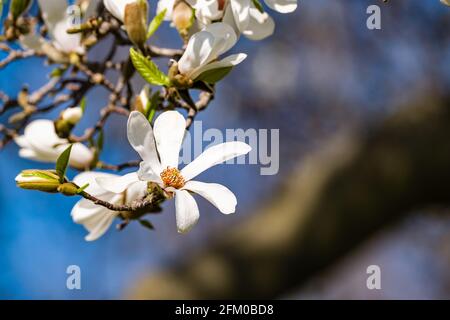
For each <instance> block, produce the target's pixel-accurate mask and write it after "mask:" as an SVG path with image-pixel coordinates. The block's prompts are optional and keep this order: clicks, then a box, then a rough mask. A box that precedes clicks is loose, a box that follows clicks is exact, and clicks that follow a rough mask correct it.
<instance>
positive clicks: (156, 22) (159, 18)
mask: <svg viewBox="0 0 450 320" xmlns="http://www.w3.org/2000/svg"><path fill="white" fill-rule="evenodd" d="M166 12H167V9H164V10H163V11H161V12H160V13H158V14H157V15H156V17H154V18H153V20H152V21H151V22H150V25H149V26H148V31H147V39H149V38H150V37H151V36H152V35H153V34H154V33H155V32H156V30H158V28H159V27H160V26H161V23H162V22H163V21H164V17H165V15H166Z"/></svg>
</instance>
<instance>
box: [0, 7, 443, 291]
mask: <svg viewBox="0 0 450 320" xmlns="http://www.w3.org/2000/svg"><path fill="white" fill-rule="evenodd" d="M299 2H300V3H299V7H298V9H297V11H295V12H294V13H292V14H285V15H282V14H278V13H276V12H270V13H271V15H272V17H273V18H274V19H275V21H276V31H275V34H274V35H273V36H272V37H270V38H268V39H266V40H263V41H260V42H251V41H250V40H248V39H246V38H241V39H240V41H239V43H238V45H237V46H236V47H235V48H233V52H246V53H247V54H248V55H249V56H248V58H247V60H245V62H244V63H242V64H241V65H239V66H238V67H237V68H236V69H235V70H234V71H233V72H232V73H231V74H230V76H228V77H227V78H226V80H224V81H222V82H221V83H220V84H219V86H218V88H217V96H216V99H215V100H214V101H213V103H212V104H211V105H210V106H209V108H208V109H207V110H206V111H204V112H202V113H201V114H200V115H199V117H198V120H202V121H203V128H204V130H205V129H207V128H218V129H220V130H225V129H227V128H244V129H248V128H257V129H260V128H266V129H280V171H279V173H278V174H277V175H275V176H261V175H260V167H261V166H260V165H235V166H231V165H223V166H218V167H215V168H213V169H211V170H209V171H208V172H206V173H204V174H202V176H201V178H202V179H201V180H202V181H208V182H218V183H223V184H225V185H227V186H228V187H229V188H230V189H231V190H233V191H234V192H235V194H236V196H237V198H238V207H237V213H236V214H235V215H233V216H224V215H221V214H220V213H219V212H218V211H217V210H216V209H215V208H214V207H213V206H212V205H210V204H209V203H207V202H206V201H205V200H203V199H201V198H200V197H196V199H197V201H198V203H199V206H200V212H201V219H200V221H199V223H198V225H197V226H196V227H195V228H194V229H193V230H192V231H191V232H190V233H188V234H186V235H179V234H177V232H176V225H175V214H174V204H173V202H170V201H168V202H167V203H166V204H165V205H164V214H162V215H158V216H155V217H152V218H151V221H152V223H153V224H154V225H155V227H156V230H155V231H149V230H147V229H145V228H142V227H141V226H140V225H139V224H138V223H132V224H131V225H130V226H128V227H127V228H126V229H125V230H124V231H122V232H117V231H116V230H114V228H111V229H110V230H109V232H108V233H107V234H106V235H105V236H103V237H102V238H100V239H99V240H98V241H96V242H93V243H87V242H85V241H84V236H85V234H86V232H85V230H84V229H83V227H82V226H80V225H76V224H74V223H73V222H72V220H71V217H70V211H71V209H72V207H73V205H74V204H75V203H76V201H77V199H75V198H68V197H62V196H59V195H46V194H43V193H35V192H29V191H25V190H20V189H18V188H16V186H15V183H14V177H15V176H16V175H17V173H18V172H20V171H21V170H23V169H28V168H48V167H49V166H48V165H46V164H40V163H34V162H30V161H28V160H25V159H21V158H19V157H18V147H17V146H16V145H13V144H10V145H8V146H7V147H6V148H5V149H4V150H2V151H1V152H0V251H1V255H0V269H1V270H2V272H1V273H0V298H3V299H23V298H27V299H118V298H124V297H139V298H146V297H153V296H154V293H152V290H153V291H155V292H157V291H158V290H161V288H160V287H157V286H156V285H155V286H153V287H152V286H151V285H149V284H151V283H152V282H151V281H153V280H148V281H150V282H148V281H147V280H146V279H152V277H158V276H159V275H160V272H161V271H164V272H171V271H170V270H178V271H179V272H180V273H182V272H183V267H182V266H183V265H185V263H186V264H189V263H190V262H189V261H195V259H196V257H197V255H198V254H199V257H200V258H199V259H200V260H199V261H203V260H202V258H201V257H202V252H207V251H208V250H214V246H213V247H212V248H213V249H210V245H211V243H216V241H217V243H220V242H221V241H222V240H221V239H227V238H228V239H234V238H235V237H237V238H239V237H240V236H242V237H243V238H244V239H245V237H247V236H248V237H250V236H251V235H250V233H251V232H254V231H255V230H253V229H251V228H248V229H247V230H248V233H249V234H248V235H247V234H246V233H247V230H246V229H245V226H246V223H247V221H255V220H256V219H258V215H261V216H262V215H263V214H265V213H264V212H263V211H264V210H265V209H266V208H267V207H269V206H270V201H271V199H276V198H277V197H278V194H279V193H280V192H282V190H283V189H282V188H281V187H280V185H283V186H284V185H285V184H286V183H290V181H291V180H292V179H297V178H298V177H299V176H298V175H296V174H295V175H294V173H295V172H298V170H299V169H298V168H301V167H302V165H303V164H304V161H305V159H307V158H309V157H310V156H311V155H312V154H315V153H316V152H318V151H320V150H322V149H323V148H324V147H325V146H329V145H330V143H331V142H332V141H334V139H335V138H336V136H338V135H339V134H340V133H341V132H348V131H349V130H351V132H358V134H361V135H362V136H364V135H366V134H367V133H368V132H371V130H372V128H374V127H375V128H376V127H377V126H378V125H379V124H380V123H383V122H384V121H385V120H386V119H389V118H390V117H391V116H392V115H393V114H396V113H397V112H399V111H401V109H403V108H408V106H409V105H413V104H415V103H416V102H417V101H419V100H420V101H422V100H426V99H427V97H430V100H431V99H432V98H434V97H435V96H436V95H437V94H444V93H445V92H446V90H447V89H448V88H449V84H450V83H449V82H450V64H449V63H448V62H449V61H450V45H449V44H450V42H449V34H448V27H449V21H450V19H449V18H450V8H448V7H446V6H443V5H442V4H441V3H440V2H439V1H438V0H433V1H431V0H430V1H423V0H410V1H392V3H387V4H383V3H382V1H376V0H370V1H368V0H350V1H349V0H314V1H312V0H300V1H299ZM371 4H377V5H379V6H380V7H381V26H382V29H381V30H369V29H368V28H367V27H366V20H367V18H368V16H369V15H368V14H367V13H366V9H367V7H368V6H369V5H371ZM150 5H151V8H152V9H151V10H152V12H154V10H155V7H156V3H155V1H153V0H151V1H150ZM35 9H36V8H33V10H35ZM155 42H156V44H161V45H162V44H164V46H167V47H178V46H180V45H181V42H180V41H179V38H178V36H177V34H176V32H175V31H174V30H173V29H172V28H170V27H169V26H168V24H165V25H164V26H163V27H162V28H161V29H160V30H159V31H158V34H157V36H156V40H155ZM1 54H3V53H1ZM91 55H92V59H95V58H98V57H101V55H102V48H101V47H99V48H95V50H93V52H92V53H91ZM1 58H3V56H1V57H0V59H1ZM49 70H51V67H48V66H44V65H43V61H42V60H40V59H35V58H33V59H28V60H24V61H20V62H17V63H14V64H12V65H10V66H9V67H8V68H6V69H3V70H0V89H1V90H2V91H4V92H5V93H6V94H9V95H11V96H12V95H14V94H15V93H17V92H18V91H19V90H20V88H21V87H22V85H23V84H24V83H26V84H28V85H29V87H30V89H31V90H33V89H36V88H38V87H39V86H41V85H42V84H44V83H45V82H46V80H47V78H46V74H48V72H49ZM135 84H136V87H139V86H140V85H141V82H140V80H139V79H136V80H135ZM106 99H107V93H106V92H104V91H102V90H98V91H95V92H91V94H90V95H89V96H88V100H87V101H88V105H87V116H85V117H84V119H83V121H82V122H81V123H80V124H79V125H78V126H77V131H78V132H82V131H83V129H84V128H86V127H87V126H89V125H91V124H92V123H93V122H94V121H95V120H96V118H97V113H98V110H99V108H101V107H102V106H103V105H104V103H105V101H106ZM57 115H58V111H56V112H54V113H53V114H49V117H50V118H55V117H57ZM6 119H7V115H5V116H4V117H2V118H1V119H0V120H1V121H2V123H4V121H6ZM125 132H126V131H125V121H124V119H123V118H120V117H116V118H113V120H112V121H110V122H109V123H108V126H107V127H106V131H105V133H106V136H105V151H104V154H103V160H105V161H106V162H109V163H121V162H123V161H127V160H130V159H136V158H137V155H136V154H135V153H134V151H133V150H132V149H131V147H130V146H129V145H128V143H127V141H126V134H125ZM331 144H333V143H331ZM435 147H436V148H448V145H445V146H435ZM428 156H429V157H433V154H429V155H428ZM449 169H450V164H449ZM318 170H319V171H321V170H320V169H318ZM324 171H326V170H325V169H324ZM74 174H75V172H69V175H74ZM299 183H301V181H299ZM366 183H367V184H370V183H371V181H366ZM305 188H306V187H305ZM301 190H304V189H300V188H299V189H298V193H299V196H301V195H300V194H301ZM306 190H308V188H306ZM356 191H357V190H355V192H356ZM448 192H449V196H450V191H449V190H448ZM293 194H295V192H294V193H293ZM355 197H356V193H355ZM289 201H292V207H294V208H295V207H296V204H295V201H296V199H295V197H293V198H292V199H291V200H289ZM386 201H388V200H386ZM444 207H445V206H444ZM285 210H288V209H284V208H283V207H280V208H279V209H278V213H277V214H278V215H279V219H280V221H281V220H282V219H283V216H284V215H285V213H286V212H287V211H285ZM289 210H290V209H289ZM399 210H400V209H399ZM413 211H414V213H411V212H407V213H408V214H407V215H406V218H405V219H401V220H400V222H397V223H395V224H389V226H388V227H387V228H384V227H381V225H380V228H377V232H375V233H370V235H368V236H367V237H365V238H366V239H365V240H366V241H361V243H355V245H357V246H356V247H352V248H351V250H350V247H349V248H348V249H349V250H345V251H346V252H345V253H346V254H345V255H340V254H339V257H335V258H333V259H332V262H333V263H327V265H326V266H325V263H323V264H322V263H321V264H320V268H317V270H316V271H315V272H310V271H308V272H307V276H308V277H306V275H305V277H302V278H301V281H300V280H299V281H298V283H297V282H295V281H294V282H293V283H292V284H291V285H290V286H288V287H286V290H283V288H281V285H280V287H279V288H278V289H277V290H273V291H271V290H269V289H268V291H267V292H270V294H269V293H268V294H267V296H270V297H275V298H294V299H296V298H305V299H310V298H314V299H323V298H326V299H335V298H339V299H340V298H349V299H366V298H367V299H380V298H385V299H395V298H399V299H437V298H450V277H449V275H448V270H449V268H450V246H449V244H450V218H449V216H448V215H446V214H445V208H444V209H440V211H439V214H436V212H434V211H433V212H430V211H429V210H413ZM443 212H444V213H443ZM299 214H301V213H299ZM360 214H361V216H362V215H364V214H365V212H360ZM382 214H383V212H380V215H382ZM276 227H277V226H276V225H272V224H263V227H262V228H261V229H259V230H258V232H259V233H260V234H265V233H268V234H270V233H271V232H272V231H273V230H274V228H276ZM299 232H300V231H299ZM236 233H239V236H235V235H236ZM316 237H317V238H320V237H321V234H320V233H317V234H316ZM277 239H281V240H280V243H281V242H282V241H283V240H282V239H283V237H282V232H281V234H280V236H279V237H278V238H277ZM225 241H232V240H225ZM263 242H264V241H263V240H261V241H260V242H259V243H263ZM335 245H336V246H337V245H338V244H337V243H334V242H329V243H327V244H326V247H327V250H324V251H323V252H315V254H316V255H318V256H320V255H321V254H323V255H325V254H327V252H330V251H331V250H332V249H333V246H335ZM280 248H282V246H281V247H280ZM328 248H329V249H330V250H328ZM217 252H222V251H217ZM268 252H271V251H270V250H268ZM292 252H293V253H295V252H296V251H295V250H294V251H292ZM292 252H291V251H286V252H285V253H283V251H281V252H278V255H279V256H281V258H280V261H281V260H283V264H284V267H283V268H282V269H280V270H275V269H273V272H272V271H271V272H270V273H268V274H265V275H264V279H265V280H267V284H266V285H267V286H270V285H271V283H272V282H271V281H270V280H271V279H273V282H274V283H276V279H277V277H279V274H278V272H279V273H287V274H289V273H291V274H293V275H298V274H299V273H303V272H304V270H303V269H301V270H300V269H297V267H296V266H297V263H298V264H301V265H308V264H311V269H314V261H311V260H309V258H310V256H311V254H309V251H306V252H308V255H305V256H304V257H305V259H304V258H303V257H302V255H301V252H299V256H298V257H296V258H295V259H294V258H293V259H292V261H294V262H295V263H292V264H289V261H290V260H289V259H287V257H286V256H283V254H284V255H288V254H292ZM339 253H341V252H340V251H339ZM225 257H226V255H224V259H225ZM276 257H277V256H275V258H273V257H272V258H273V259H277V258H276ZM267 259H269V258H267ZM330 262H331V260H330ZM69 265H78V266H80V268H81V274H82V280H81V285H82V290H73V291H70V290H67V288H66V278H67V274H66V268H67V267H68V266H69ZM213 265H214V264H213ZM369 265H378V266H380V268H381V271H382V280H381V281H382V282H381V283H382V289H381V290H368V289H367V287H366V279H367V277H368V275H367V274H366V268H367V266H369ZM174 267H176V269H173V268H174ZM247 267H248V266H246V265H245V264H242V266H241V268H242V271H243V272H244V273H245V271H246V270H253V269H252V268H249V269H247ZM211 268H212V269H214V267H211ZM219 269H220V268H219ZM268 270H272V269H268ZM308 270H309V269H308ZM203 277H204V278H203V279H202V281H206V283H208V281H209V280H211V282H214V281H216V282H217V279H216V278H217V277H219V278H221V279H222V276H221V275H220V273H219V274H218V275H216V274H215V273H214V272H213V271H212V272H211V279H209V280H208V278H207V277H208V275H207V273H205V275H203ZM174 279H177V278H174ZM293 279H297V278H296V277H294V276H293ZM191 280H192V281H195V277H193V279H191ZM222 280H223V279H222ZM265 280H261V281H265ZM180 281H181V280H180ZM183 281H184V283H183V284H181V283H175V284H174V285H173V286H174V287H175V288H176V287H177V286H180V288H183V290H184V289H186V288H187V287H188V286H189V285H188V284H186V283H187V282H188V279H185V278H183ZM225 281H226V279H225ZM230 281H231V280H230ZM256 283H257V282H256ZM257 284H258V283H257ZM217 286H220V285H217ZM225 287H227V285H226V284H225ZM235 287H238V285H235ZM167 290H169V289H167ZM180 290H181V289H180ZM211 290H212V289H211ZM167 292H169V293H167V295H166V296H165V297H170V296H171V294H170V290H169V291H167ZM205 292H208V291H207V290H206V291H205ZM228 292H232V289H230V291H228ZM229 294H231V295H232V293H229ZM192 296H193V297H196V295H195V294H194V295H192ZM224 296H227V295H226V294H225V295H224ZM174 297H176V295H174ZM249 298H251V296H249Z"/></svg>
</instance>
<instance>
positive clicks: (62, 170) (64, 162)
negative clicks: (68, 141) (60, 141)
mask: <svg viewBox="0 0 450 320" xmlns="http://www.w3.org/2000/svg"><path fill="white" fill-rule="evenodd" d="M71 151H72V145H70V146H69V147H68V148H67V149H66V150H64V152H63V153H61V155H60V156H59V157H58V160H56V173H57V174H58V176H59V181H60V182H61V183H63V182H64V178H65V176H66V171H67V166H68V164H69V158H70V152H71Z"/></svg>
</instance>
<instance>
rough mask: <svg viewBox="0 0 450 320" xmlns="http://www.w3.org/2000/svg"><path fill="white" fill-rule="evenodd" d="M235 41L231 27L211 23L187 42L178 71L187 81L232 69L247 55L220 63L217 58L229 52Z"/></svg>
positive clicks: (226, 59)
mask: <svg viewBox="0 0 450 320" xmlns="http://www.w3.org/2000/svg"><path fill="white" fill-rule="evenodd" d="M236 41H237V37H236V34H235V32H234V30H233V28H232V27H230V26H229V25H227V24H225V23H221V22H219V23H213V24H210V25H208V26H206V27H205V29H203V30H202V31H200V32H197V33H196V34H194V35H193V36H192V37H191V38H190V39H189V42H188V45H187V47H186V51H185V52H184V54H183V56H182V57H181V58H180V60H179V61H178V70H179V71H180V73H181V74H183V75H185V76H187V77H188V78H189V79H192V80H195V79H196V78H197V77H198V76H200V75H201V74H202V73H203V72H206V71H208V70H213V69H218V68H225V67H233V66H235V65H237V64H239V63H241V62H242V61H243V60H244V59H245V58H246V57H247V55H246V54H244V53H239V54H233V55H230V56H228V57H226V58H224V59H222V60H220V61H216V60H217V59H218V57H219V56H220V55H221V54H223V53H225V52H226V51H228V50H230V49H231V48H232V47H233V46H234V45H235V44H236Z"/></svg>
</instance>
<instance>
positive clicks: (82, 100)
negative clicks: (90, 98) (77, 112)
mask: <svg viewBox="0 0 450 320" xmlns="http://www.w3.org/2000/svg"><path fill="white" fill-rule="evenodd" d="M80 108H81V111H83V114H84V110H86V97H83V99H81V101H80Z"/></svg>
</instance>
